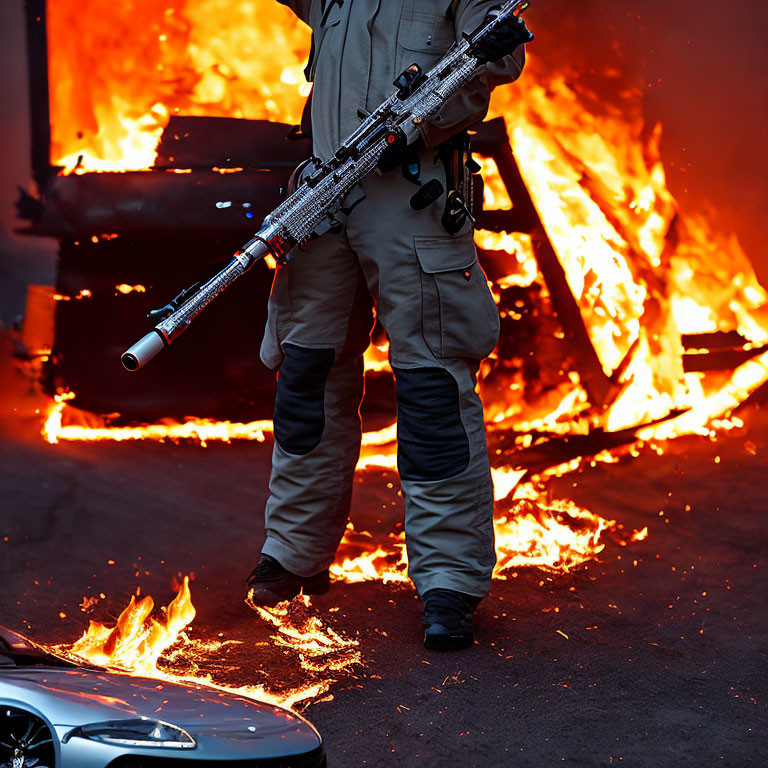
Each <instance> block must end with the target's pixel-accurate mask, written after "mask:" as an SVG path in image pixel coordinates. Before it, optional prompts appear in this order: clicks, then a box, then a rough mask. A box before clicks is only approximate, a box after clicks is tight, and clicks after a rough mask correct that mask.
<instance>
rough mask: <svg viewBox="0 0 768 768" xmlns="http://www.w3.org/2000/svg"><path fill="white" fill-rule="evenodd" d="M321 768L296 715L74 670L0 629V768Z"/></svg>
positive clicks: (173, 686)
mask: <svg viewBox="0 0 768 768" xmlns="http://www.w3.org/2000/svg"><path fill="white" fill-rule="evenodd" d="M187 764H189V765H191V766H195V765H197V766H212V765H232V766H246V765H247V766H255V765H258V766H270V767H273V768H323V766H325V765H326V760H325V753H324V749H323V744H322V740H321V738H320V735H319V734H318V732H317V731H316V730H315V729H314V728H313V726H312V725H311V724H310V723H309V722H307V721H306V720H305V719H304V718H302V717H301V716H299V715H297V714H295V713H293V712H289V711H287V710H285V709H282V708H280V707H277V706H273V705H268V704H263V703H258V702H255V701H252V700H249V699H246V698H243V697H241V696H236V695H234V694H230V693H226V692H223V691H218V690H214V689H212V688H205V687H202V686H196V685H190V684H187V685H183V684H180V683H174V682H162V683H159V682H158V680H157V679H147V678H141V677H132V676H127V675H125V674H119V673H116V672H112V671H108V670H106V669H104V668H101V667H97V666H91V665H82V664H81V665H77V664H75V663H73V662H71V661H68V660H66V659H64V658H61V657H59V656H58V655H54V654H52V653H50V652H48V651H47V650H46V649H44V648H42V647H41V646H38V645H37V644H35V643H33V642H31V641H30V640H28V639H27V638H25V637H23V636H22V635H19V634H17V633H15V632H12V631H10V630H7V629H5V628H3V627H0V766H2V768H33V766H34V767H35V768H67V767H68V766H69V767H70V768H104V766H112V767H113V768H149V766H152V767H153V768H155V767H157V768H161V767H162V766H165V765H168V766H170V765H173V766H177V765H187Z"/></svg>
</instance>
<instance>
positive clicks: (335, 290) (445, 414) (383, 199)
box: [261, 150, 499, 597]
mask: <svg viewBox="0 0 768 768" xmlns="http://www.w3.org/2000/svg"><path fill="white" fill-rule="evenodd" d="M421 161H422V182H424V183H426V182H427V181H429V180H431V179H433V178H439V179H440V180H441V182H443V183H444V182H445V174H444V171H443V167H442V165H441V164H439V163H438V162H437V160H436V156H435V152H434V150H423V151H422V153H421ZM362 186H363V188H364V191H365V193H366V199H365V201H364V202H362V203H361V204H360V205H359V206H358V207H357V208H355V209H354V210H353V211H352V213H351V214H350V215H349V217H348V218H347V220H346V221H345V228H344V231H343V232H342V233H341V234H338V235H335V234H328V235H325V236H324V237H322V238H321V239H319V240H317V241H314V242H312V243H311V244H310V245H309V247H307V248H306V249H305V250H301V249H298V248H297V249H296V250H295V252H294V254H293V258H292V261H291V263H290V264H289V266H287V267H285V268H283V269H280V270H278V271H277V272H276V274H275V280H274V284H273V287H272V294H271V296H270V300H269V319H268V322H267V329H266V332H265V336H264V342H263V344H262V349H261V357H262V360H263V362H264V363H265V364H266V365H267V366H268V367H270V368H273V369H276V370H277V371H278V381H277V398H276V402H275V416H274V429H275V446H274V452H273V458H272V475H271V479H270V485H269V489H270V497H269V500H268V501H267V506H266V534H267V539H266V542H265V544H264V547H263V550H262V551H263V552H264V553H265V554H268V555H271V556H272V557H274V558H276V559H277V560H278V561H279V562H280V563H281V564H282V565H283V566H284V567H285V568H286V569H287V570H289V571H291V572H293V573H296V574H298V575H301V576H311V575H313V574H315V573H317V572H319V571H321V570H323V569H325V568H327V567H328V566H329V565H330V564H331V563H332V562H333V559H334V554H335V552H336V549H337V547H338V545H339V542H340V540H341V537H342V535H343V533H344V529H345V526H346V523H347V520H348V516H349V511H350V502H351V495H352V483H353V475H354V470H355V465H356V463H357V460H358V458H359V453H360V439H361V425H360V415H359V406H360V402H361V399H362V395H363V363H362V354H363V352H364V351H365V349H366V348H367V346H368V344H369V343H370V330H371V325H372V313H371V307H372V301H373V302H375V306H376V311H377V315H378V317H379V319H380V320H381V322H382V324H383V326H384V328H385V329H386V331H387V334H388V336H389V340H390V362H391V365H392V369H393V371H394V373H395V381H396V391H397V406H398V469H399V473H400V477H401V481H402V486H403V495H404V497H405V533H406V543H407V551H408V559H409V575H410V577H411V579H412V580H413V582H414V584H415V585H416V589H417V590H418V592H419V593H420V594H422V595H423V594H424V593H425V592H426V591H427V590H429V589H432V588H434V587H442V588H445V589H454V590H457V591H460V592H464V593H467V594H470V595H474V596H477V597H482V596H485V595H486V594H487V593H488V590H489V587H490V580H491V573H492V570H493V566H494V564H495V552H494V541H493V525H492V516H493V488H492V483H491V476H490V468H489V464H488V455H487V448H486V440H485V427H484V423H483V408H482V404H481V402H480V399H479V397H478V395H477V393H476V391H475V386H476V373H477V368H478V364H479V361H480V360H481V359H482V358H483V357H485V356H487V355H488V354H489V353H490V352H491V350H492V349H493V347H494V346H495V344H496V340H497V337H498V332H499V318H498V313H497V311H496V306H495V304H494V301H493V297H492V296H491V293H490V291H489V289H488V285H487V282H486V278H485V275H484V273H483V271H482V269H481V268H480V265H479V264H478V262H477V255H476V252H475V247H474V243H473V241H472V233H471V232H470V231H467V232H466V233H464V234H462V233H460V234H459V235H457V236H455V237H452V236H449V235H447V234H446V233H445V231H444V230H443V228H442V227H441V225H440V217H441V215H442V211H443V205H444V202H445V201H444V198H441V199H440V200H438V201H437V203H435V204H433V205H431V206H430V207H429V208H427V209H426V210H423V211H421V212H415V211H413V210H411V208H410V198H411V196H412V195H413V193H414V192H415V191H416V189H417V188H416V187H415V186H414V185H413V184H412V183H411V182H409V181H407V180H406V179H404V178H403V176H402V174H401V173H400V172H399V171H398V170H395V171H392V172H390V173H388V174H385V175H384V176H380V175H377V174H372V175H371V176H369V177H368V178H367V179H366V180H365V181H364V182H363V185H362ZM467 230H469V226H468V225H467Z"/></svg>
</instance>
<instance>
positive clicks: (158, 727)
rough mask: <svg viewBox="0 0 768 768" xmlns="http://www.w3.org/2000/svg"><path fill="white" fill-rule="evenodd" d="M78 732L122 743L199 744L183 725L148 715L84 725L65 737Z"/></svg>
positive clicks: (175, 746) (183, 746)
mask: <svg viewBox="0 0 768 768" xmlns="http://www.w3.org/2000/svg"><path fill="white" fill-rule="evenodd" d="M74 736H79V737H80V738H83V739H90V740H91V741H101V742H103V743H104V744H117V745H120V746H121V747H164V748H166V749H194V748H195V747H196V746H197V745H196V744H195V740H194V739H193V738H192V737H191V736H190V735H189V734H188V733H187V732H186V731H185V730H184V729H183V728H179V727H178V726H177V725H171V723H165V722H163V721H162V720H154V719H152V718H148V717H137V718H135V719H131V720H108V721H106V722H103V723H91V724H90V725H81V726H79V727H78V728H75V729H74V730H73V731H70V732H69V733H68V734H67V735H66V736H65V737H64V738H63V739H62V741H63V742H64V743H65V744H66V742H68V741H69V740H70V739H71V738H73V737H74Z"/></svg>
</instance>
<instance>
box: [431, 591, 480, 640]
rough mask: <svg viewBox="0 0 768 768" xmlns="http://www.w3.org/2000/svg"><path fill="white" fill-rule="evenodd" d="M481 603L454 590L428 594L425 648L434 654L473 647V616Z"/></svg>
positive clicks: (476, 598)
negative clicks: (435, 652)
mask: <svg viewBox="0 0 768 768" xmlns="http://www.w3.org/2000/svg"><path fill="white" fill-rule="evenodd" d="M480 599H481V598H479V597H472V596H471V595H465V594H463V593H462V592H454V591H453V590H452V589H430V590H429V591H428V592H425V593H424V597H423V600H424V630H425V631H424V647H425V648H427V649H428V650H430V651H460V650H461V649H462V648H468V647H469V646H470V645H472V643H473V642H474V636H473V634H472V614H473V613H474V612H475V609H476V608H477V606H478V604H479V603H480Z"/></svg>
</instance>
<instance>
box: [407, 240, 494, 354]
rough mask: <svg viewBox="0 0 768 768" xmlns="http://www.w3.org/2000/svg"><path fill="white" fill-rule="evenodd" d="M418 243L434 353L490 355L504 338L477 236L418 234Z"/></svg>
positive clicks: (425, 323) (425, 318)
mask: <svg viewBox="0 0 768 768" xmlns="http://www.w3.org/2000/svg"><path fill="white" fill-rule="evenodd" d="M414 244H415V247H416V256H417V258H418V260H419V265H420V267H421V322H422V333H423V335H424V341H425V342H426V343H427V346H428V347H429V348H430V350H432V353H433V354H434V355H435V357H469V358H473V359H476V360H481V359H482V358H484V357H487V356H488V355H489V354H490V353H491V352H492V351H493V348H494V347H495V346H496V342H497V341H498V338H499V313H498V310H497V309H496V304H495V302H494V300H493V296H492V295H491V291H490V289H489V288H488V283H487V280H486V277H485V273H484V272H483V270H482V268H481V267H480V264H479V263H478V261H477V252H476V251H475V244H474V242H473V241H472V235H471V234H467V235H462V236H461V237H455V238H453V237H415V238H414Z"/></svg>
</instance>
